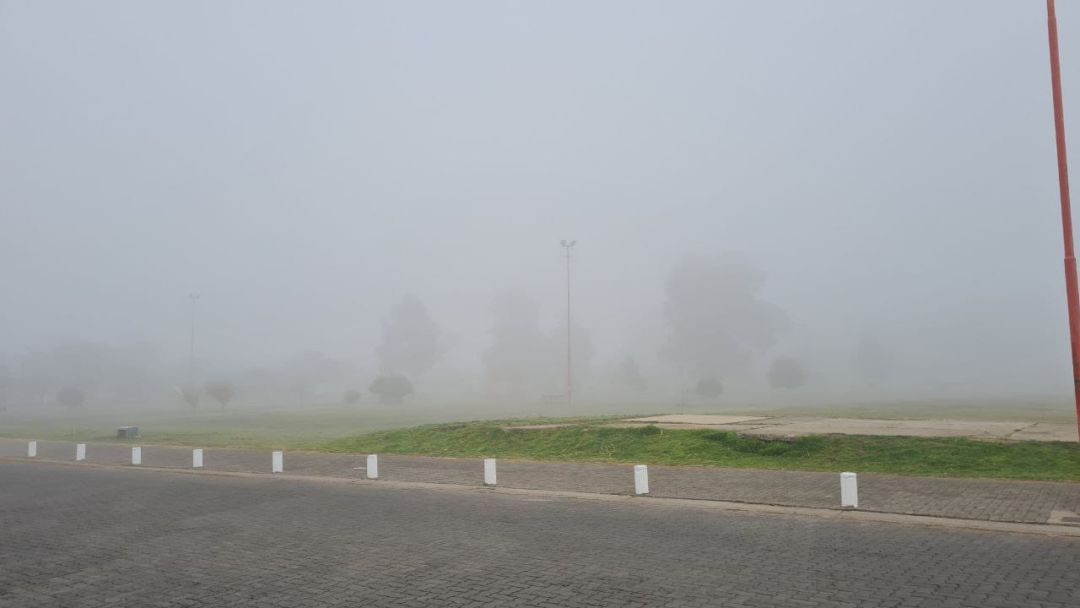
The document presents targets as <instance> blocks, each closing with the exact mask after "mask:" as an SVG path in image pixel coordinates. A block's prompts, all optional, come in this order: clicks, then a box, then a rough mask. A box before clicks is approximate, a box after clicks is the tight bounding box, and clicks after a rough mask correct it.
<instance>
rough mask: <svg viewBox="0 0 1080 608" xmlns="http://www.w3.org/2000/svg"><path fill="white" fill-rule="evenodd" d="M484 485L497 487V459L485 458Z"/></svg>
mask: <svg viewBox="0 0 1080 608" xmlns="http://www.w3.org/2000/svg"><path fill="white" fill-rule="evenodd" d="M484 485H485V486H493V485H495V459H494V458H485V459H484Z"/></svg>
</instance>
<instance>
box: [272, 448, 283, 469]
mask: <svg viewBox="0 0 1080 608" xmlns="http://www.w3.org/2000/svg"><path fill="white" fill-rule="evenodd" d="M270 472H271V473H284V472H285V454H283V453H282V452H281V450H274V453H273V454H272V458H271V462H270Z"/></svg>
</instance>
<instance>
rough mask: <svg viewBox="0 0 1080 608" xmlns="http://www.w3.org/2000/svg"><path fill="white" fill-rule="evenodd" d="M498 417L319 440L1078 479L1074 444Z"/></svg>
mask: <svg viewBox="0 0 1080 608" xmlns="http://www.w3.org/2000/svg"><path fill="white" fill-rule="evenodd" d="M504 424H505V423H503V422H470V423H454V424H441V425H426V426H419V427H412V428H406V429H397V430H388V431H377V432H373V433H369V434H365V435H359V436H354V437H347V438H341V439H335V440H332V441H328V442H325V443H323V444H322V445H320V446H319V448H318V449H320V450H323V451H331V452H358V453H364V452H381V453H393V454H414V455H426V456H459V457H473V458H479V457H503V458H520V459H531V460H568V461H580V462H626V463H645V464H665V465H706V466H720V467H740V468H760V469H788V470H806V471H841V470H853V471H859V472H876V473H895V474H902V475H927V476H941V477H994V478H1007V479H1038V480H1067V481H1080V444H1074V443H1064V442H1034V441H1032V442H1013V443H1005V442H989V441H979V440H972V439H956V438H925V437H877V436H861V435H826V436H811V437H801V438H797V439H794V440H770V439H765V438H758V437H746V436H740V435H738V434H736V433H733V432H729V431H710V430H663V429H659V428H657V427H655V426H645V427H640V428H614V427H604V426H596V425H592V424H581V425H575V426H568V427H561V428H553V429H536V430H504V429H503V428H502V427H503V425H504Z"/></svg>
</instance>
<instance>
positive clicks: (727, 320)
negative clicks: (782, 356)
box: [663, 255, 786, 381]
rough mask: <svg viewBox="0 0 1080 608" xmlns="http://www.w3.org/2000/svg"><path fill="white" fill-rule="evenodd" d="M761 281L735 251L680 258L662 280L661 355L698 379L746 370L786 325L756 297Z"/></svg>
mask: <svg viewBox="0 0 1080 608" xmlns="http://www.w3.org/2000/svg"><path fill="white" fill-rule="evenodd" d="M764 280H765V278H764V274H763V273H762V272H761V271H760V270H758V269H757V268H756V267H754V266H753V265H751V264H750V263H749V262H747V261H746V260H744V259H743V258H741V257H738V256H735V255H726V256H720V257H713V258H705V257H697V258H688V259H686V260H684V261H683V262H682V263H680V264H679V265H678V266H676V267H675V268H674V269H673V270H672V271H671V274H670V275H669V276H668V279H667V283H666V291H667V300H666V302H665V304H664V313H665V316H666V318H667V324H668V339H667V343H666V345H665V347H664V349H663V354H664V355H665V356H666V357H667V358H669V359H670V360H672V361H673V362H675V363H676V364H678V365H679V366H681V367H682V368H683V369H684V370H686V372H687V374H689V375H690V377H691V378H697V379H699V380H708V381H712V380H713V379H716V378H718V377H719V376H720V375H730V374H733V373H735V372H739V371H744V370H746V369H747V368H749V367H750V365H751V363H752V362H753V358H754V356H755V355H756V354H759V353H763V352H765V351H767V350H768V349H769V348H770V347H772V346H773V344H774V343H775V342H776V337H777V334H778V333H779V332H780V331H781V330H782V329H783V328H784V326H785V324H786V323H785V321H786V318H785V316H784V314H783V312H782V311H781V310H780V309H779V308H778V307H776V306H775V305H773V304H771V303H770V302H767V301H765V300H763V299H761V294H760V292H761V287H762V285H763V283H764Z"/></svg>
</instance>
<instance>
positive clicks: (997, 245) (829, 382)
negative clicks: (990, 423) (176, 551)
mask: <svg viewBox="0 0 1080 608" xmlns="http://www.w3.org/2000/svg"><path fill="white" fill-rule="evenodd" d="M1059 21H1060V29H1061V32H1062V49H1061V51H1062V64H1063V71H1064V87H1065V89H1064V97H1065V103H1066V107H1065V114H1066V121H1067V124H1070V125H1078V124H1080V4H1076V3H1062V5H1061V6H1060V7H1059ZM0 82H2V83H3V90H2V94H0V276H2V277H3V287H2V289H0V407H5V408H12V409H14V408H31V407H57V408H62V407H64V406H69V407H92V406H102V407H104V406H107V405H108V404H117V403H125V404H146V405H148V406H151V405H152V406H154V407H175V408H184V407H201V408H206V407H209V408H217V407H230V406H234V405H232V404H247V405H248V406H254V405H258V404H262V403H266V404H270V403H274V404H294V405H297V406H300V405H312V404H325V403H345V404H353V403H358V404H365V403H374V402H379V401H381V402H384V403H390V404H396V403H399V402H400V403H402V404H403V405H402V407H407V406H408V405H409V404H410V403H413V402H446V403H470V402H484V403H499V402H500V400H505V401H507V402H509V401H514V402H529V403H532V402H535V403H536V404H538V406H542V405H543V404H548V403H562V402H563V401H564V400H565V398H566V391H567V371H568V370H567V368H568V361H567V335H568V333H569V336H570V343H571V344H572V352H571V355H572V357H571V363H570V366H569V367H570V368H571V369H570V371H571V377H572V385H573V388H572V390H573V399H574V403H576V404H581V408H583V410H584V409H587V408H588V406H589V404H599V403H603V404H612V403H621V402H625V403H628V404H630V403H633V404H641V403H655V404H664V405H672V404H675V405H678V404H680V403H682V404H687V405H688V406H689V405H698V406H700V405H701V404H715V406H716V409H722V408H723V407H726V406H732V407H734V406H738V405H739V404H741V403H744V402H748V401H753V402H755V403H758V404H761V403H770V402H776V403H784V404H792V403H803V402H805V403H822V402H830V401H836V400H866V401H880V400H898V399H912V400H919V399H939V398H958V397H990V396H993V397H1000V398H1011V397H1017V398H1028V397H1033V396H1037V397H1040V398H1050V399H1055V398H1065V397H1067V396H1068V395H1069V393H1070V364H1069V352H1068V339H1067V322H1066V309H1065V297H1064V286H1063V273H1062V262H1061V257H1062V254H1061V251H1062V245H1061V224H1060V221H1061V220H1060V213H1059V208H1058V193H1057V175H1056V167H1055V160H1054V139H1053V122H1052V114H1051V101H1050V84H1049V68H1048V62H1047V50H1046V15H1045V8H1044V7H1043V5H1042V4H1040V3H1033V2H1015V1H1010V0H998V1H986V0H979V1H975V0H970V1H960V0H957V1H952V2H938V1H932V0H921V1H916V2H902V3H880V2H876V3H867V2H857V1H854V0H850V1H836V2H825V3H807V2H797V1H794V0H791V1H787V2H773V3H761V2H705V1H702V2H689V1H687V2H675V3H658V2H625V1H618V2H616V1H603V2H495V1H489V2H478V1H463V2H429V1H423V2H331V1H325V2H304V3H294V2H283V1H275V2H268V1H265V0H259V1H255V0H252V1H247V2H241V1H230V2H220V1H216V0H215V1H203V2H196V1H186V2H171V3H162V2H142V1H139V0H130V1H114V0H105V1H99V2H92V3H90V2H87V3H77V2H39V1H30V0H24V1H17V0H9V1H6V2H4V1H0ZM1075 132H1076V129H1075V127H1073V128H1072V129H1071V131H1070V135H1072V134H1074V133H1075ZM1072 139H1073V140H1077V139H1078V138H1077V137H1073V138H1072ZM1077 146H1080V141H1077V142H1076V143H1074V146H1073V147H1074V149H1075V148H1076V147H1077ZM1074 165H1077V163H1074ZM571 241H573V242H574V245H573V246H572V247H570V246H569V245H570V242H571ZM567 255H569V256H570V260H569V281H568V274H567V270H568V266H567ZM568 286H569V288H570V317H569V320H568V317H567V288H568ZM568 324H569V330H570V331H569V332H568ZM639 409H640V408H639ZM537 411H538V412H542V411H543V408H542V407H537Z"/></svg>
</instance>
